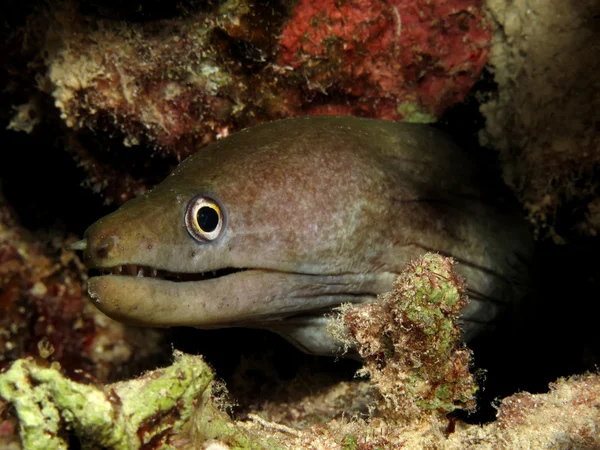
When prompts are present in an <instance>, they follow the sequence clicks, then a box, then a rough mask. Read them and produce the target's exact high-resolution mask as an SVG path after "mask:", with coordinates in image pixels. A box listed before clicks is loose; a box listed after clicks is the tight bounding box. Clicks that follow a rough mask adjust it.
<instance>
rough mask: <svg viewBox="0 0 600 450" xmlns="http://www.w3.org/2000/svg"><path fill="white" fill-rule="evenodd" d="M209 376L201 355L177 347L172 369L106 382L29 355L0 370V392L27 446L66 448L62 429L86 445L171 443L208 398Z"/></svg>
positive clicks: (161, 445)
mask: <svg viewBox="0 0 600 450" xmlns="http://www.w3.org/2000/svg"><path fill="white" fill-rule="evenodd" d="M212 380H213V373H212V371H211V370H210V368H209V367H208V365H207V364H206V363H205V362H204V361H203V360H202V358H201V357H199V356H190V355H185V354H183V353H180V352H175V362H174V364H173V365H172V366H170V367H167V368H164V369H158V370H155V371H152V372H148V373H147V374H145V375H143V376H142V377H140V378H138V379H135V380H132V381H125V382H119V383H115V384H111V385H106V386H104V387H98V386H95V385H86V384H82V383H77V382H74V381H72V380H70V379H68V378H66V377H65V376H64V375H63V374H62V373H61V371H60V369H59V367H56V366H50V367H48V366H44V365H41V364H39V363H37V362H36V361H34V360H33V359H31V358H29V359H20V360H18V361H15V362H14V363H13V364H12V366H11V367H10V368H9V369H8V370H7V371H6V372H5V373H3V374H1V375H0V397H2V398H3V399H4V400H5V401H7V402H8V403H10V404H12V406H13V408H14V411H15V413H16V415H17V417H18V420H19V429H20V435H21V441H22V444H23V447H24V448H26V449H31V450H36V449H40V450H42V449H50V448H51V449H66V448H68V437H67V430H70V431H72V432H73V433H74V434H75V435H76V436H77V437H78V438H79V439H80V441H81V442H82V443H84V447H85V448H94V447H104V448H111V449H117V450H121V449H122V450H129V449H138V448H170V445H169V439H170V437H171V436H172V434H173V433H177V432H179V431H180V430H181V429H182V426H183V424H184V423H185V422H186V421H187V419H188V418H189V417H190V415H191V413H192V411H193V410H194V409H195V408H197V407H198V405H199V404H200V403H202V402H204V403H208V402H210V401H211V396H210V393H211V386H212ZM216 422H218V421H216Z"/></svg>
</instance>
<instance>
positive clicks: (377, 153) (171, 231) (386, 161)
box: [76, 116, 529, 354]
mask: <svg viewBox="0 0 600 450" xmlns="http://www.w3.org/2000/svg"><path fill="white" fill-rule="evenodd" d="M488 184H489V183H487V182H486V180H485V179H484V180H482V179H481V177H480V175H479V174H478V171H477V168H476V166H475V165H474V164H473V163H472V162H471V161H470V160H469V158H467V156H466V155H465V153H464V152H463V151H462V150H461V149H460V148H458V147H456V146H455V145H454V144H453V143H452V141H451V140H450V139H449V138H448V137H446V136H445V135H444V134H442V133H441V132H438V131H436V130H435V129H433V128H430V127H428V126H425V125H416V124H403V123H395V122H388V121H381V120H375V119H361V118H352V117H333V116H328V117H304V118H295V119H285V120H280V121H276V122H271V123H267V124H263V125H260V126H257V127H254V128H251V129H247V130H244V131H241V132H239V133H236V134H233V135H232V136H229V137H227V138H225V139H222V140H220V141H217V142H215V143H214V144H212V145H210V146H209V147H207V148H205V149H203V150H202V151H199V152H197V153H196V154H194V155H193V156H191V157H189V158H188V159H187V160H185V161H183V162H182V163H181V164H180V165H179V166H178V167H177V168H176V170H175V171H174V172H173V173H172V174H171V175H170V176H168V177H167V179H166V180H164V181H163V182H162V183H160V184H159V185H158V186H156V187H155V188H154V189H153V190H152V191H150V192H148V193H147V194H144V195H141V196H140V197H138V198H135V199H133V200H131V201H129V202H127V203H125V204H124V205H123V206H121V207H120V208H119V209H118V210H117V211H115V212H114V213H112V214H110V215H108V216H106V217H104V218H103V219H100V220H98V221H97V222H96V223H94V224H93V225H92V226H91V227H89V228H88V229H87V231H86V232H85V235H84V239H83V241H80V242H79V243H78V244H77V245H76V247H78V248H80V249H84V255H83V257H84V262H85V264H86V265H87V266H88V267H89V268H94V269H101V271H102V272H104V273H106V272H108V274H105V275H102V276H94V277H92V278H90V279H89V282H88V283H89V285H88V287H89V293H90V295H91V297H92V299H93V300H94V302H95V304H96V306H97V307H98V308H99V309H100V310H101V311H103V312H104V313H105V314H107V315H108V316H110V317H112V318H114V319H116V320H119V321H122V322H126V323H130V324H137V325H147V326H155V327H168V326H193V327H198V328H217V327H231V326H245V327H259V328H265V329H269V330H273V331H275V332H277V333H279V334H281V335H282V336H284V337H285V338H287V339H288V340H290V341H291V342H292V343H294V344H295V345H297V346H298V347H300V348H301V349H303V350H305V351H307V352H310V353H315V354H332V353H336V352H337V351H338V350H339V346H338V343H337V342H335V341H334V340H333V338H332V337H330V336H329V335H328V334H327V332H326V330H325V328H326V327H325V314H326V313H327V312H328V311H331V309H332V308H334V307H336V306H338V305H340V304H342V303H347V302H353V303H357V302H370V301H373V300H374V299H375V298H376V296H377V295H378V294H381V293H383V292H387V291H390V290H391V289H392V284H393V281H394V280H395V278H396V277H397V276H398V274H399V273H400V272H401V271H402V270H403V268H404V266H405V265H406V264H407V262H409V261H410V260H411V259H412V258H415V257H417V256H419V255H420V254H422V253H424V252H427V251H438V252H441V253H443V254H446V255H450V256H452V257H454V258H455V259H456V260H457V261H458V262H459V266H458V267H459V272H460V273H461V274H462V275H463V276H464V277H465V278H466V279H467V284H468V287H469V291H468V292H469V295H470V298H471V302H470V304H469V305H468V306H467V307H466V308H465V310H464V311H463V320H464V323H465V338H466V339H469V338H470V337H472V336H474V335H475V334H477V333H478V332H479V331H481V330H482V329H484V328H485V327H486V326H487V324H489V323H491V322H492V321H493V320H494V319H495V318H496V317H497V316H498V314H499V313H500V312H501V311H502V309H503V308H504V307H505V306H509V305H511V304H512V303H514V302H515V301H518V298H519V296H520V293H519V286H520V284H522V283H521V281H522V280H523V278H524V274H525V265H526V261H525V260H526V259H527V255H528V251H529V250H528V249H529V240H528V236H529V235H528V233H527V231H526V229H525V228H524V225H523V224H522V223H521V222H520V220H519V216H518V214H514V213H511V212H509V211H508V210H507V209H506V208H502V207H500V206H499V205H495V203H498V199H497V197H495V194H494V193H493V192H487V190H486V187H485V186H487V185H488Z"/></svg>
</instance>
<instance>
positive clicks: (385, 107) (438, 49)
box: [277, 0, 490, 122]
mask: <svg viewBox="0 0 600 450" xmlns="http://www.w3.org/2000/svg"><path fill="white" fill-rule="evenodd" d="M489 40H490V31H489V28H488V25H487V21H486V19H485V16H484V14H483V13H482V2H480V1H458V2H457V1H447V0H434V1H424V0H419V1H414V0H409V1H406V0H394V1H390V2H387V3H386V2H380V1H372V0H359V1H352V2H337V1H335V0H324V1H323V0H300V1H299V2H298V4H297V5H296V7H295V8H294V11H293V13H292V17H291V19H290V20H289V21H288V23H287V24H286V25H285V27H284V28H283V31H282V37H281V40H280V49H279V53H278V55H277V61H278V64H279V65H281V66H286V67H287V66H289V67H291V68H292V69H294V75H295V76H296V77H298V78H300V79H301V78H304V79H305V80H306V88H305V90H307V91H308V92H312V93H313V95H314V96H315V97H319V96H321V97H323V98H324V99H325V100H324V102H323V103H324V104H318V103H317V104H316V105H315V106H310V105H309V109H308V111H309V112H310V111H313V112H317V113H325V112H338V113H340V114H348V113H351V114H355V115H360V114H367V115H370V116H375V117H380V118H386V119H392V120H398V119H403V118H404V119H405V120H414V121H429V122H433V121H435V118H436V117H439V115H440V114H441V113H442V112H443V111H444V110H445V109H446V108H447V107H448V106H451V105H453V104H455V103H457V102H460V101H461V100H462V99H463V98H464V97H465V95H466V94H467V92H468V91H469V89H470V88H471V87H472V86H473V84H474V82H475V81H476V80H477V78H478V77H479V74H480V72H481V69H482V68H483V66H484V65H485V63H486V61H487V47H488V45H489ZM332 94H334V96H335V95H337V96H339V97H340V102H339V103H337V104H336V103H335V102H331V101H330V100H329V99H327V96H331V95H332ZM348 99H356V100H354V101H348Z"/></svg>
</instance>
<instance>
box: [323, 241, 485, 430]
mask: <svg viewBox="0 0 600 450" xmlns="http://www.w3.org/2000/svg"><path fill="white" fill-rule="evenodd" d="M454 264H455V263H454V262H453V261H452V259H450V258H447V257H444V256H441V255H438V254H433V253H428V254H426V255H424V256H422V257H421V258H419V259H417V260H416V261H413V262H411V263H410V264H409V266H408V267H407V268H406V270H405V271H404V272H403V273H402V274H401V275H400V277H398V279H397V280H396V282H395V283H394V291H392V292H390V293H387V294H384V295H382V296H380V298H379V299H378V300H377V301H376V302H374V303H371V304H368V305H359V306H356V305H346V306H344V307H343V308H342V310H341V312H340V315H341V318H337V319H334V323H333V326H332V329H333V333H334V335H337V336H339V337H341V338H342V339H343V340H344V341H345V342H346V343H348V344H350V345H353V346H355V347H356V349H357V350H358V352H359V354H360V356H361V358H362V359H363V361H364V362H365V368H364V372H366V373H368V375H369V376H370V378H371V381H372V382H373V383H374V384H375V386H376V387H377V388H378V389H379V392H380V393H381V396H382V399H383V402H382V404H381V405H380V406H379V408H380V409H382V410H383V411H384V413H385V415H386V418H388V419H389V418H390V417H394V416H396V417H402V418H403V419H405V420H415V419H418V418H420V417H422V416H423V415H424V413H425V412H427V411H434V412H438V413H448V412H450V411H452V410H454V409H456V408H466V409H473V408H474V406H475V402H474V394H475V391H476V384H475V381H474V379H473V377H472V375H471V374H470V372H469V364H470V358H471V352H470V351H469V350H468V349H467V348H466V347H465V345H464V344H462V343H461V340H460V336H461V331H460V326H459V317H460V311H461V309H462V308H463V307H464V306H465V304H466V302H467V296H466V294H465V287H464V281H463V279H462V278H460V277H459V276H458V275H457V274H456V273H455V272H454ZM340 321H341V323H340ZM340 326H341V330H342V331H341V332H340ZM346 330H347V335H346V336H344V331H346Z"/></svg>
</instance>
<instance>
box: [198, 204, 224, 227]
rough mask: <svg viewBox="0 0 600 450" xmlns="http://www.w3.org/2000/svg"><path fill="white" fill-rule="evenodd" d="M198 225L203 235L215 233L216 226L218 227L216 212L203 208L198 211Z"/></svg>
mask: <svg viewBox="0 0 600 450" xmlns="http://www.w3.org/2000/svg"><path fill="white" fill-rule="evenodd" d="M197 217H198V225H199V226H200V229H201V230H202V231H204V232H205V233H210V232H211V231H215V228H217V225H219V215H218V214H217V212H216V211H215V210H214V209H212V208H210V207H208V206H203V207H202V208H200V209H199V210H198V216H197Z"/></svg>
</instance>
